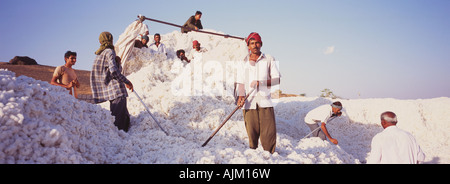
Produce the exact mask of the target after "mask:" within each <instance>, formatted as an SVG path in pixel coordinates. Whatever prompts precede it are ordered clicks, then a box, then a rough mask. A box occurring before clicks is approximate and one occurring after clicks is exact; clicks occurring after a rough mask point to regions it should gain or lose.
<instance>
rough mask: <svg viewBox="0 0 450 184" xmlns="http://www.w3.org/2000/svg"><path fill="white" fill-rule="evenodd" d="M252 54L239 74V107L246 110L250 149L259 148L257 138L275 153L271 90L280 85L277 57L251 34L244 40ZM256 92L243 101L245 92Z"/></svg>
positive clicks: (263, 145) (244, 62)
mask: <svg viewBox="0 0 450 184" xmlns="http://www.w3.org/2000/svg"><path fill="white" fill-rule="evenodd" d="M245 41H246V42H247V46H248V49H249V52H250V53H249V54H248V55H247V56H246V57H245V58H244V61H243V62H241V63H240V66H238V67H237V68H238V71H237V79H236V83H237V84H238V92H239V93H238V95H239V98H238V103H237V104H238V106H240V107H244V110H243V114H244V121H245V127H246V129H247V134H248V137H249V146H250V148H252V149H256V148H257V147H258V139H260V140H261V145H262V147H263V149H264V150H265V151H269V152H270V153H274V152H275V147H276V139H277V130H276V122H275V113H274V109H273V104H272V99H271V94H270V89H271V86H274V85H278V84H280V77H281V75H280V71H279V69H278V66H277V64H276V61H275V58H273V57H272V56H270V55H266V54H264V53H262V52H261V47H262V45H263V42H262V40H261V36H260V35H259V34H258V33H255V32H253V33H250V35H249V36H248V37H247V38H246V40H245ZM252 88H253V89H255V91H253V92H252V93H251V94H250V96H249V97H248V98H247V99H246V100H245V101H244V99H245V96H246V93H250V91H251V90H252Z"/></svg>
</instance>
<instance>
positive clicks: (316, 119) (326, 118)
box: [305, 101, 342, 144]
mask: <svg viewBox="0 0 450 184" xmlns="http://www.w3.org/2000/svg"><path fill="white" fill-rule="evenodd" d="M341 110H342V104H341V102H339V101H336V102H333V103H332V104H331V107H330V105H322V106H319V107H317V108H315V109H313V110H311V111H309V112H308V114H306V116H305V123H306V125H308V127H309V128H310V129H311V131H314V132H313V133H312V137H320V138H321V139H322V140H327V137H328V139H330V141H331V142H332V143H333V144H338V141H337V139H333V138H332V137H331V135H330V133H329V132H328V130H327V126H326V124H327V123H330V122H331V121H333V120H334V119H335V118H337V117H339V116H341V114H342V112H341ZM319 123H321V124H320V127H321V128H320V129H317V128H319Z"/></svg>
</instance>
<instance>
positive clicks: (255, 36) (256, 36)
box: [245, 32, 262, 45]
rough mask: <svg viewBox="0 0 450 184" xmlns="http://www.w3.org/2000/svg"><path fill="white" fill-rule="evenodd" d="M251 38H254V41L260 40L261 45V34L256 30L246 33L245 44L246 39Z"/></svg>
mask: <svg viewBox="0 0 450 184" xmlns="http://www.w3.org/2000/svg"><path fill="white" fill-rule="evenodd" d="M252 38H253V39H255V40H256V41H259V42H261V45H262V40H261V36H260V35H259V34H258V33H257V32H252V33H250V35H248V37H247V38H246V39H245V42H247V44H248V41H250V39H252Z"/></svg>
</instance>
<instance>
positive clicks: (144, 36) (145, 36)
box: [141, 35, 149, 41]
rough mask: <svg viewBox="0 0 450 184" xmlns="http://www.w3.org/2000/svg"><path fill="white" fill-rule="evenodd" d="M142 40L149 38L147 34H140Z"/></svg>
mask: <svg viewBox="0 0 450 184" xmlns="http://www.w3.org/2000/svg"><path fill="white" fill-rule="evenodd" d="M141 38H142V39H143V40H147V41H148V40H149V38H148V36H147V35H142V37H141Z"/></svg>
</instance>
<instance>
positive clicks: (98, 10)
mask: <svg viewBox="0 0 450 184" xmlns="http://www.w3.org/2000/svg"><path fill="white" fill-rule="evenodd" d="M196 10H200V11H202V12H203V17H202V23H203V25H204V27H205V28H207V29H214V30H217V31H222V32H225V33H227V34H230V35H236V36H241V37H245V36H247V35H248V34H249V33H250V32H253V31H256V32H259V33H260V34H261V36H262V39H263V42H264V45H263V47H262V51H263V52H265V53H267V54H271V55H273V56H274V57H275V58H276V59H277V60H279V61H280V70H281V72H282V76H283V78H282V81H281V83H282V84H281V90H282V91H283V92H285V93H292V94H301V93H306V95H307V96H318V95H319V94H320V91H321V90H322V89H324V88H329V89H331V90H332V91H333V92H334V93H335V94H336V95H338V96H342V97H344V98H398V99H418V98H435V97H442V96H446V97H450V82H448V80H449V79H450V72H448V70H449V69H450V11H448V10H450V1H449V0H395V1H391V0H377V1H375V0H307V1H306V0H304V1H301V0H300V1H284V0H280V1H251V0H248V1H194V0H191V1H173V0H172V1H170V0H169V1H148V0H147V1H133V0H132V1H118V0H109V1H103V0H95V1H88V0H78V1H75V0H72V1H61V0H0V17H1V19H0V61H4V62H7V61H9V60H10V59H12V58H13V57H14V56H16V55H19V56H30V57H32V58H34V59H36V60H37V62H38V63H40V64H43V65H51V66H58V65H62V64H64V60H63V55H64V53H65V52H66V51H67V50H72V51H76V52H77V53H78V61H77V64H76V65H75V66H74V68H76V69H84V70H90V69H91V66H92V62H93V60H94V57H95V55H94V54H93V53H94V52H95V50H96V49H97V47H98V35H99V33H101V32H102V31H110V32H111V33H112V34H113V35H114V36H115V39H117V38H118V36H119V35H120V34H121V33H122V32H123V30H124V29H125V28H126V26H128V25H129V24H130V23H131V22H132V21H133V20H135V19H136V16H137V15H138V14H143V15H145V16H147V17H151V18H155V19H160V20H164V21H168V22H173V23H176V24H183V23H184V22H185V21H186V19H187V18H188V17H189V16H190V15H192V14H193V13H194V12H195V11H196ZM146 24H148V25H149V29H150V34H153V33H155V32H158V33H161V34H165V33H169V32H172V31H174V30H179V29H178V28H174V27H170V26H167V25H162V24H157V23H153V22H146Z"/></svg>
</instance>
